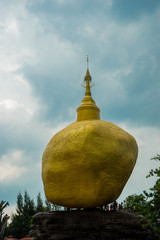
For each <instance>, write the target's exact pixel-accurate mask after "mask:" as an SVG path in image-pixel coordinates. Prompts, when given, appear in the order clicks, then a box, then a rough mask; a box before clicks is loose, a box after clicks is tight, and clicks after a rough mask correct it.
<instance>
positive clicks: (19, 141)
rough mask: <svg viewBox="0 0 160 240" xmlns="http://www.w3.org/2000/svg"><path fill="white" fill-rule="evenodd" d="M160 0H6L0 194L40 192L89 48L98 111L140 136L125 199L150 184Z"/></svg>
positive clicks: (1, 30) (0, 20) (12, 198)
mask: <svg viewBox="0 0 160 240" xmlns="http://www.w3.org/2000/svg"><path fill="white" fill-rule="evenodd" d="M159 23H160V0H134V1H132V0H79V1H76V0H13V1H11V0H1V1H0V138H1V139H0V200H6V201H9V203H10V205H11V207H13V206H14V205H15V203H16V196H17V193H18V192H19V191H21V192H22V193H23V192H24V191H25V190H27V191H28V193H29V194H30V196H31V197H35V196H36V195H37V193H38V192H41V193H42V195H43V185H42V180H41V157H42V153H43V151H44V149H45V147H46V145H47V143H48V141H49V140H50V138H51V137H52V136H53V135H54V134H55V133H56V132H57V131H59V130H60V129H62V128H64V127H65V126H67V125H68V124H70V123H71V122H74V121H75V118H76V108H77V107H78V106H79V105H80V102H81V100H82V98H83V95H84V88H82V87H81V82H83V78H84V75H85V72H86V56H87V55H89V59H90V62H89V68H90V73H91V75H92V79H93V82H94V83H95V87H94V88H92V96H93V98H94V100H95V101H96V104H97V105H98V107H99V108H100V109H101V119H103V120H106V121H110V122H113V123H115V124H116V125H118V126H120V127H122V128H123V129H124V130H126V131H128V132H129V133H131V134H132V135H133V136H134V137H135V139H136V140H137V143H138V146H139V156H138V160H137V164H136V167H135V169H134V171H133V174H132V176H131V177H130V180H129V181H128V183H127V185H126V187H125V189H124V190H123V193H122V194H121V197H120V198H119V201H122V200H124V199H125V198H126V197H127V196H128V195H130V194H134V193H137V194H140V193H141V192H142V191H143V190H144V189H146V190H148V189H149V187H151V186H152V184H153V183H154V179H146V178H145V176H146V175H147V173H148V172H149V170H150V169H151V168H153V167H155V166H156V163H154V162H153V161H151V160H150V158H151V157H153V156H155V155H156V154H157V153H159V154H160V111H159V103H160V44H159V43H160V25H159Z"/></svg>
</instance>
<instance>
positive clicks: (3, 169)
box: [0, 150, 28, 183]
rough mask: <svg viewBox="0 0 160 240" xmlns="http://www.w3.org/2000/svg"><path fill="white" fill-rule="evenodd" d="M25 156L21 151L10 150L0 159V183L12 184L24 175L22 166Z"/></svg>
mask: <svg viewBox="0 0 160 240" xmlns="http://www.w3.org/2000/svg"><path fill="white" fill-rule="evenodd" d="M25 158H26V157H25V155H24V153H23V152H22V151H19V150H12V151H11V152H9V153H7V154H5V155H3V156H2V157H1V158H0V182H5V183H6V182H12V181H15V179H17V178H20V177H21V176H23V174H26V173H27V171H28V169H27V168H26V167H25V166H23V164H24V159H25Z"/></svg>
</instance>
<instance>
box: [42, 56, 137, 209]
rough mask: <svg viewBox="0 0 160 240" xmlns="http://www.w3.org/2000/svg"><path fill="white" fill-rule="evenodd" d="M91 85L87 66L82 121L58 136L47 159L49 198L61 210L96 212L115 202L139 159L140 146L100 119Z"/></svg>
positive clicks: (79, 110)
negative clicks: (63, 208) (81, 209)
mask: <svg viewBox="0 0 160 240" xmlns="http://www.w3.org/2000/svg"><path fill="white" fill-rule="evenodd" d="M87 63H88V59H87ZM91 80H92V79H91V76H90V73H89V69H88V64H87V72H86V75H85V78H84V81H85V84H86V85H85V88H86V91H85V96H84V98H83V100H82V102H81V105H80V106H79V107H78V108H77V119H76V122H74V123H72V124H70V125H69V126H67V127H66V128H64V129H63V130H61V131H60V132H58V133H57V134H56V135H55V136H53V138H52V139H51V140H50V142H49V143H48V145H47V147H46V149H45V151H44V153H43V157H42V179H43V184H44V191H45V195H46V197H47V199H48V200H49V201H50V202H52V203H54V204H58V205H61V206H66V207H77V208H80V207H85V208H92V207H97V206H102V205H105V204H108V203H111V202H113V201H115V200H116V199H117V198H118V197H119V195H120V194H121V192H122V190H123V188H124V186H125V184H126V182H127V180H128V178H129V177H130V175H131V173H132V170H133V168H134V165H135V163H136V159H137V155H138V147H137V143H136V141H135V139H134V138H133V137H132V136H131V135H130V134H129V133H127V132H126V131H124V130H123V129H121V128H120V127H118V126H116V125H115V124H113V123H110V122H107V121H103V120H100V110H99V108H98V107H97V106H96V104H95V101H94V100H93V98H92V96H91V91H90V86H91Z"/></svg>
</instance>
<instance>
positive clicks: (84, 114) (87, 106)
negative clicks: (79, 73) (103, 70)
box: [77, 56, 100, 121]
mask: <svg viewBox="0 0 160 240" xmlns="http://www.w3.org/2000/svg"><path fill="white" fill-rule="evenodd" d="M88 63H89V60H88V56H87V72H86V75H85V77H84V82H85V83H86V85H85V86H83V85H82V86H83V87H85V89H86V90H85V96H84V98H83V100H82V101H81V105H80V106H79V107H78V108H77V121H82V120H89V119H100V110H99V108H98V107H97V105H96V103H95V101H94V100H93V98H92V97H91V87H92V86H91V85H90V83H91V81H92V78H91V75H90V72H89V67H88Z"/></svg>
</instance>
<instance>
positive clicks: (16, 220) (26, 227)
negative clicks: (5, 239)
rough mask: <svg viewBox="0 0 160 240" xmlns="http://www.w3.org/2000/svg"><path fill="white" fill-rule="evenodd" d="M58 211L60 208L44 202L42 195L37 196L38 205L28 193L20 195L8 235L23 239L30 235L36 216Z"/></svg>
mask: <svg viewBox="0 0 160 240" xmlns="http://www.w3.org/2000/svg"><path fill="white" fill-rule="evenodd" d="M58 209H60V207H59V206H57V205H54V204H51V203H50V202H49V201H48V200H47V199H45V202H43V199H42V197H41V194H40V193H38V194H37V199H36V204H35V203H34V200H33V199H31V198H30V196H29V194H28V193H27V191H25V192H24V195H22V194H21V193H18V195H17V207H16V213H15V214H13V215H12V217H11V223H10V224H9V226H8V229H7V235H12V236H14V237H16V238H22V237H24V236H25V235H28V233H29V231H30V225H31V223H32V217H33V215H34V214H36V213H38V212H44V211H54V210H58ZM0 240H1V239H0Z"/></svg>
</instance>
